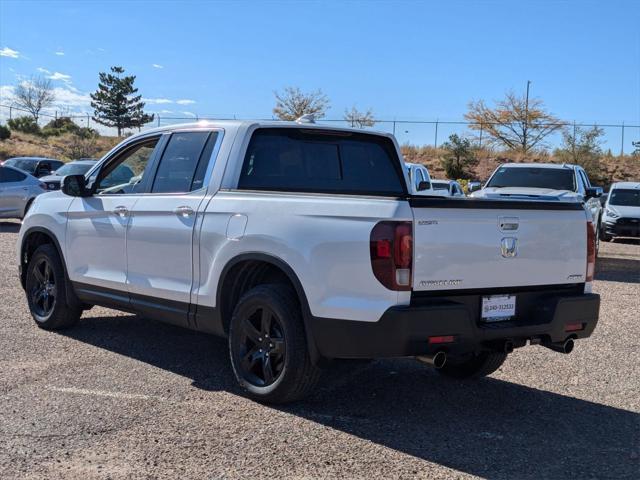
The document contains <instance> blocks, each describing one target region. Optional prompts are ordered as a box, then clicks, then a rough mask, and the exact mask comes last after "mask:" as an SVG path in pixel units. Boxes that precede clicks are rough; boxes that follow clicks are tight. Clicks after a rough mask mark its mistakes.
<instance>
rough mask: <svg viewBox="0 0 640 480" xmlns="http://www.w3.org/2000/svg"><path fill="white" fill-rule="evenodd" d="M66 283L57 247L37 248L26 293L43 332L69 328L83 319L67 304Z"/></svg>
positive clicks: (27, 280)
mask: <svg viewBox="0 0 640 480" xmlns="http://www.w3.org/2000/svg"><path fill="white" fill-rule="evenodd" d="M66 280H67V279H66V276H65V273H64V269H63V267H62V261H61V260H60V256H59V255H58V251H57V250H56V249H55V247H54V246H53V245H51V244H46V245H41V246H40V247H38V248H37V250H36V251H35V252H34V254H33V255H32V256H31V259H30V260H29V264H28V265H27V275H26V284H25V290H26V293H27V302H28V304H29V311H30V312H31V316H32V317H33V319H34V320H35V321H36V324H37V325H38V326H39V327H40V328H44V329H45V330H58V329H62V328H68V327H71V326H73V325H74V324H75V323H76V322H77V321H78V320H79V319H80V315H81V314H82V309H81V308H80V307H79V306H77V305H71V304H68V303H67V290H66V289H67V281H66Z"/></svg>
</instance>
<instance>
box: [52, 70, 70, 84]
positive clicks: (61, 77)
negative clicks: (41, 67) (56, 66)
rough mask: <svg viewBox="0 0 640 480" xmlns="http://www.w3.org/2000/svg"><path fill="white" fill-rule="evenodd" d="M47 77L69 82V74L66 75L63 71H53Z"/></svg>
mask: <svg viewBox="0 0 640 480" xmlns="http://www.w3.org/2000/svg"><path fill="white" fill-rule="evenodd" d="M47 78H50V79H51V80H60V81H62V82H70V81H71V75H67V74H65V73H60V72H53V73H52V74H51V75H49V76H48V77H47Z"/></svg>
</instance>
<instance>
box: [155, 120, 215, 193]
mask: <svg viewBox="0 0 640 480" xmlns="http://www.w3.org/2000/svg"><path fill="white" fill-rule="evenodd" d="M217 135H218V134H217V132H180V133H174V134H173V135H171V138H170V139H169V143H168V144H167V147H166V148H165V150H164V153H163V154H162V158H161V159H160V165H159V166H158V171H157V173H156V177H155V179H154V181H153V187H152V188H151V192H152V193H185V192H190V191H192V190H197V189H198V188H200V187H202V186H203V180H204V173H205V171H206V166H207V163H208V160H209V157H210V156H211V151H212V149H213V144H215V139H216V137H217ZM210 137H212V138H210ZM205 146H207V147H210V148H207V149H206V150H207V151H208V156H207V155H206V154H205V155H203V152H205ZM201 157H202V161H201ZM205 157H207V158H205Z"/></svg>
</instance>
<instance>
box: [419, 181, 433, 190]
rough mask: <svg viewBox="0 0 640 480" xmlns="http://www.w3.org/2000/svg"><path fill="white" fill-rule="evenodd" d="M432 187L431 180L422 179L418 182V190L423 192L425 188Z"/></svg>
mask: <svg viewBox="0 0 640 480" xmlns="http://www.w3.org/2000/svg"><path fill="white" fill-rule="evenodd" d="M430 188H431V182H425V181H422V182H420V183H418V188H417V190H418V191H419V192H423V191H425V190H429V189H430Z"/></svg>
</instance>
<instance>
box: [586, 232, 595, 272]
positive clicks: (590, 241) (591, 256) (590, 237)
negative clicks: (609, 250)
mask: <svg viewBox="0 0 640 480" xmlns="http://www.w3.org/2000/svg"><path fill="white" fill-rule="evenodd" d="M595 269H596V233H595V231H594V229H593V222H591V221H588V222H587V275H586V279H585V281H586V282H593V274H594V272H595Z"/></svg>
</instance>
